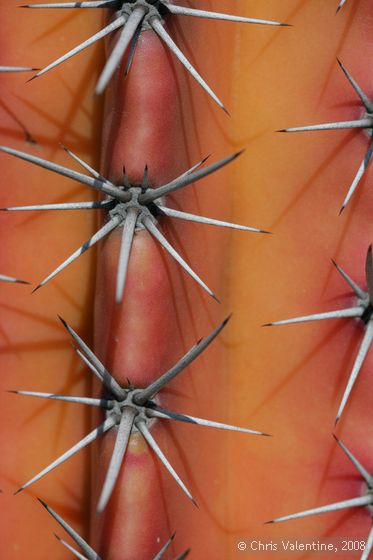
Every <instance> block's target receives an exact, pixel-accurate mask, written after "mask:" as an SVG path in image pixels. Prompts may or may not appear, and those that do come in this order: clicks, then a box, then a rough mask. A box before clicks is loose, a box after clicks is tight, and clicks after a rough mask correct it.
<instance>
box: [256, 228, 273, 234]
mask: <svg viewBox="0 0 373 560" xmlns="http://www.w3.org/2000/svg"><path fill="white" fill-rule="evenodd" d="M259 233H263V234H264V235H274V233H273V231H267V230H266V229H261V230H260V231H259Z"/></svg>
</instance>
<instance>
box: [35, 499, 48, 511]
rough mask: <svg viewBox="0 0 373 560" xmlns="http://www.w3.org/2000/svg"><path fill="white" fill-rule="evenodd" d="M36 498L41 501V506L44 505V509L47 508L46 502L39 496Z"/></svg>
mask: <svg viewBox="0 0 373 560" xmlns="http://www.w3.org/2000/svg"><path fill="white" fill-rule="evenodd" d="M36 499H37V500H38V502H40V503H41V505H42V506H43V507H45V509H46V510H48V504H47V503H46V502H44V500H42V499H41V498H36Z"/></svg>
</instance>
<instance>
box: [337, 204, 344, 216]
mask: <svg viewBox="0 0 373 560" xmlns="http://www.w3.org/2000/svg"><path fill="white" fill-rule="evenodd" d="M345 208H346V206H345V205H343V206H342V208H341V209H340V211H339V214H338V216H340V215H341V214H342V212H343V210H344V209H345Z"/></svg>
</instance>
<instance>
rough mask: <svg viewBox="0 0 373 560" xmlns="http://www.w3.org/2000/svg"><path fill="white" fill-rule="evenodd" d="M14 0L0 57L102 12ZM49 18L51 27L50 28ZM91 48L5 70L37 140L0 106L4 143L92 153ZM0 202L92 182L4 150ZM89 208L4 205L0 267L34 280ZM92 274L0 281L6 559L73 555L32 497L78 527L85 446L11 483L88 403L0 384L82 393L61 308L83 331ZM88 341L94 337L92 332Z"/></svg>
mask: <svg viewBox="0 0 373 560" xmlns="http://www.w3.org/2000/svg"><path fill="white" fill-rule="evenodd" d="M16 5H17V2H2V3H1V5H0V19H1V26H2V32H1V46H2V48H1V64H4V65H6V64H8V65H30V66H41V65H42V64H44V63H47V62H48V61H49V59H50V58H52V57H56V56H57V55H58V54H59V53H60V52H61V49H64V48H66V42H67V41H66V40H63V38H62V37H61V34H63V30H66V29H68V30H69V34H70V33H71V41H72V42H73V41H76V39H77V37H78V36H79V34H80V33H81V32H82V29H81V26H82V23H83V22H84V26H85V32H86V33H90V32H93V31H94V30H95V29H96V28H97V26H98V25H99V23H100V17H99V14H98V13H97V12H96V13H91V14H87V15H86V17H85V18H83V17H82V16H81V15H79V14H76V15H75V16H73V17H72V18H70V17H69V18H68V19H66V13H64V14H62V13H59V14H58V13H57V12H56V13H55V15H54V17H53V18H52V17H51V14H50V13H47V12H46V11H39V12H37V13H36V12H30V11H29V10H19V9H16ZM55 26H57V27H56V28H55ZM98 56H100V55H99V52H98V51H97V50H94V51H93V52H91V53H90V54H89V53H87V55H86V57H85V58H84V59H83V57H82V59H81V60H80V61H79V63H78V64H77V65H70V67H69V68H66V72H65V71H64V72H61V73H60V74H58V71H56V72H55V73H54V74H53V75H52V74H51V75H50V76H45V77H44V78H45V79H43V80H42V79H40V80H35V81H34V82H32V83H29V84H25V81H26V79H28V78H29V75H28V74H17V75H10V74H3V75H1V77H0V88H1V99H2V101H3V102H4V103H5V104H6V106H7V107H8V108H9V109H10V110H11V111H13V113H15V114H16V115H17V117H18V118H19V119H20V120H21V121H22V122H23V123H24V124H25V125H26V126H27V127H28V128H29V130H30V131H31V132H32V135H33V137H34V138H35V139H36V140H37V141H38V145H37V146H31V145H27V144H26V143H25V141H24V139H23V137H22V134H21V132H20V129H19V127H18V126H17V125H16V124H15V122H14V121H13V120H12V119H11V117H10V116H9V115H8V114H7V113H6V111H5V110H3V108H2V107H0V111H1V113H0V119H1V131H0V136H1V139H0V143H1V144H4V145H8V146H12V147H14V148H17V149H20V150H24V151H29V152H31V153H34V154H36V155H39V156H41V157H45V158H46V159H51V160H53V161H58V162H59V163H61V164H63V165H71V160H70V159H69V158H67V157H66V156H65V154H64V152H63V151H62V150H61V149H60V147H59V142H62V143H64V144H65V145H68V146H69V147H70V148H71V149H72V150H74V151H76V152H77V153H79V154H80V155H81V156H82V157H83V158H86V159H88V160H91V161H94V159H95V158H96V159H97V155H98V154H97V144H98V132H99V130H100V119H99V117H100V114H99V110H98V109H99V107H98V103H97V100H95V99H94V98H93V97H92V95H91V91H92V85H93V78H94V75H93V74H95V70H94V69H95V59H96V60H97V57H98ZM0 165H1V175H2V181H1V184H2V186H1V191H2V194H1V206H7V205H17V204H18V205H19V204H28V203H30V204H33V203H35V204H37V203H43V202H47V201H50V202H58V201H62V200H66V201H68V200H70V201H76V200H82V199H83V200H84V197H86V196H87V190H86V189H85V188H84V187H80V186H79V185H77V184H74V183H73V182H71V181H69V180H67V179H64V178H62V177H59V176H57V175H53V174H49V173H48V172H47V171H45V170H41V169H39V168H36V167H34V166H32V165H29V164H27V163H25V162H21V161H18V160H16V159H13V158H10V157H9V156H6V155H4V154H3V155H1V157H0ZM94 221H95V216H93V215H92V216H91V215H85V216H84V217H82V216H78V214H75V215H74V214H73V213H69V215H67V213H62V214H57V213H45V214H43V215H40V213H33V214H32V215H31V214H26V213H23V214H21V213H19V214H17V213H14V214H11V213H9V214H3V215H2V216H1V220H0V235H1V239H2V248H1V252H0V270H1V271H2V272H3V273H4V274H9V275H12V276H18V277H19V278H24V279H25V280H29V281H30V282H32V283H33V284H34V285H35V284H36V283H37V282H38V281H39V280H41V279H42V278H43V277H44V276H45V275H46V274H47V273H48V272H49V271H51V270H52V268H53V267H54V265H56V264H57V262H58V261H59V260H62V258H64V257H65V256H67V255H68V254H69V251H73V250H75V248H76V247H78V246H79V245H80V244H81V243H82V242H84V240H85V239H87V238H88V236H89V235H90V232H91V231H92V228H93V226H94ZM93 274H94V267H93V254H92V255H89V254H87V255H86V256H85V257H83V259H82V261H81V262H80V263H79V264H78V265H77V266H76V267H74V268H71V270H70V271H66V274H65V275H64V277H63V278H62V277H61V278H60V279H56V282H55V283H54V284H53V285H52V284H51V285H50V286H49V287H48V286H47V287H46V289H44V290H40V291H38V292H37V293H35V294H33V295H31V294H30V292H31V286H17V285H11V284H9V285H8V284H3V283H2V285H1V289H0V292H1V295H0V297H1V341H0V347H1V393H2V395H1V410H0V424H1V436H0V455H1V472H0V487H1V490H2V491H3V493H2V494H1V496H0V508H1V512H2V513H1V524H0V526H1V529H0V530H1V537H0V557H1V558H4V560H5V559H6V560H16V559H18V560H19V559H23V558H29V559H30V560H36V559H37V560H40V559H41V558H53V560H63V559H65V558H69V557H70V556H69V554H68V552H67V551H66V550H65V549H64V548H63V547H62V546H61V545H60V544H59V543H58V542H57V540H56V539H55V538H54V536H53V531H55V532H56V533H58V534H59V535H60V536H64V535H63V531H62V529H60V528H59V527H57V526H56V523H55V522H54V521H53V520H52V519H51V518H50V517H49V515H48V514H47V513H46V512H45V510H44V509H43V508H42V507H41V506H40V505H39V504H38V503H37V501H36V499H35V496H40V497H41V498H43V499H45V500H46V501H48V502H49V503H50V504H51V505H53V507H55V508H56V510H58V511H59V512H60V513H61V514H62V515H64V516H66V518H68V520H69V522H70V523H71V524H72V525H74V527H76V528H77V530H79V531H80V532H81V533H82V534H84V533H85V530H86V525H87V513H86V511H87V508H86V507H85V505H84V504H85V503H87V498H88V495H89V479H87V473H89V464H88V456H87V455H86V454H84V453H82V454H81V455H80V456H76V457H75V459H73V460H72V461H69V462H67V463H66V464H65V465H63V466H61V467H60V469H59V470H57V471H56V472H55V473H53V474H51V475H49V476H47V477H46V478H45V479H44V480H43V481H40V483H39V484H37V485H35V486H34V487H31V488H30V490H29V491H25V492H23V493H21V494H19V495H17V496H13V493H14V492H15V491H16V490H17V488H19V487H20V485H21V484H22V483H24V482H26V480H28V479H29V478H31V476H33V475H34V474H36V472H38V471H39V470H40V469H41V468H44V466H45V465H46V464H47V463H48V462H50V461H52V460H53V459H54V458H55V457H56V456H57V455H58V454H60V453H62V452H63V451H65V450H66V449H67V448H68V446H70V445H72V444H73V443H75V441H77V440H78V439H79V438H80V437H83V435H84V434H85V433H86V431H87V430H88V429H89V426H90V423H89V419H88V417H87V411H86V410H85V409H84V408H83V407H80V406H74V405H67V406H66V407H65V406H63V405H61V404H60V403H46V402H44V401H40V400H37V399H31V398H27V397H17V396H15V395H12V394H7V393H5V391H6V390H8V389H28V390H40V391H46V392H49V391H52V392H53V391H55V392H60V393H61V392H62V393H63V392H66V393H67V394H68V393H72V394H77V395H79V394H84V393H86V392H87V391H90V379H89V376H88V375H87V372H86V371H85V368H84V367H82V364H81V363H80V360H79V359H78V358H77V357H75V353H74V351H73V349H72V348H71V344H70V340H69V336H68V335H67V333H66V331H64V329H63V327H62V325H60V324H59V321H58V319H57V314H60V315H63V316H64V317H65V318H66V319H67V320H68V321H69V322H71V324H72V325H74V327H76V328H77V330H79V332H81V333H82V334H83V335H84V336H86V337H87V338H88V337H89V336H90V328H89V327H90V323H91V318H92V307H91V303H90V302H91V301H92V296H93V284H92V280H91V279H92V277H93ZM88 339H89V338H88Z"/></svg>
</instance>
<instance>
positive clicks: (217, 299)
mask: <svg viewBox="0 0 373 560" xmlns="http://www.w3.org/2000/svg"><path fill="white" fill-rule="evenodd" d="M211 295H212V298H213V299H214V300H215V301H216V302H217V303H219V305H220V304H221V301H220V299H219V298H218V296H217V295H216V294H214V293H213V294H211Z"/></svg>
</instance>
